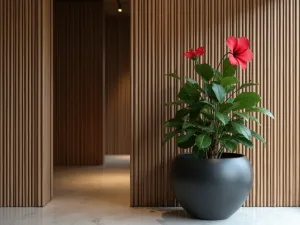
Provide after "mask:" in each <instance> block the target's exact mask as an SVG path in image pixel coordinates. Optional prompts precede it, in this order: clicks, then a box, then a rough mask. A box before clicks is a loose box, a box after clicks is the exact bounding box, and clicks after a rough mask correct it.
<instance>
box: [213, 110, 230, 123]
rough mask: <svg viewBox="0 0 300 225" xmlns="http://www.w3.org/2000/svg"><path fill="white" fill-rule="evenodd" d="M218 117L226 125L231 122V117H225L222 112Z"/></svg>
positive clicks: (218, 113) (217, 114)
mask: <svg viewBox="0 0 300 225" xmlns="http://www.w3.org/2000/svg"><path fill="white" fill-rule="evenodd" d="M216 117H217V118H218V119H219V120H220V121H221V122H222V123H223V124H224V125H226V124H227V123H228V122H229V120H230V118H229V116H227V115H224V114H222V113H220V112H217V113H216Z"/></svg>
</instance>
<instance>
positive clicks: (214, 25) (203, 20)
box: [131, 0, 300, 206]
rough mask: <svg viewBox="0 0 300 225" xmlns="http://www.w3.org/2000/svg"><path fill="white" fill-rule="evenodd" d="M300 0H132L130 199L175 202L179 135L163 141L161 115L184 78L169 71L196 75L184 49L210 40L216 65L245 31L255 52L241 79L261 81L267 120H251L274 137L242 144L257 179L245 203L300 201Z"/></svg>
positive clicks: (168, 112)
mask: <svg viewBox="0 0 300 225" xmlns="http://www.w3.org/2000/svg"><path fill="white" fill-rule="evenodd" d="M299 15H300V3H299V1H298V0H287V1H272V0H263V1H260V0H253V1H246V0H224V1H222V3H221V1H218V0H203V1H198V0H191V1H185V0H164V1H160V0H131V70H132V78H131V87H132V91H131V97H132V121H133V125H132V135H133V136H132V142H133V152H132V154H131V205H132V206H174V205H176V201H175V199H174V197H173V194H172V192H171V191H170V190H171V188H170V182H169V175H168V174H169V168H170V163H171V161H172V159H173V158H174V156H175V155H176V154H177V153H179V152H180V150H178V149H177V148H176V145H175V142H170V143H168V144H166V145H165V146H163V147H162V146H161V144H160V143H161V140H162V138H163V135H164V133H165V132H166V130H165V129H164V128H163V121H165V120H166V119H168V118H171V117H172V116H173V115H174V112H175V107H173V108H172V107H165V106H164V103H166V102H169V101H173V100H175V96H176V93H177V91H178V90H179V87H180V84H179V82H177V81H175V80H171V79H169V78H167V77H165V74H166V73H170V72H174V71H177V72H178V73H179V74H180V75H181V76H192V77H194V78H196V75H195V73H194V72H193V70H192V63H191V62H190V61H189V60H187V59H185V58H184V57H183V56H182V53H183V52H184V51H187V50H188V49H189V48H191V47H194V48H196V47H198V46H202V45H203V46H205V47H206V52H207V53H206V55H205V56H203V57H202V58H201V60H202V61H203V62H207V63H211V64H212V65H215V66H216V64H217V63H218V60H220V58H221V57H222V54H223V53H225V52H226V51H227V49H226V45H225V40H226V38H227V37H228V36H230V35H234V36H246V37H248V38H249V39H250V41H251V49H252V50H253V52H254V60H253V62H252V63H250V64H249V67H248V68H247V70H246V71H240V70H239V77H240V80H241V81H243V82H245V81H249V80H251V81H253V82H254V83H259V84H260V85H259V86H258V87H256V88H252V89H251V88H249V89H248V90H254V91H258V92H259V93H260V95H261V96H262V98H263V102H262V105H263V106H265V107H267V108H269V109H270V110H271V111H272V112H273V113H274V114H275V118H276V119H275V120H271V119H269V118H267V117H265V116H263V115H259V119H260V121H261V123H262V124H263V126H258V125H254V124H251V126H252V127H253V129H255V130H256V131H257V132H258V133H261V134H262V135H263V136H264V137H265V138H266V139H267V141H268V147H267V148H265V149H264V148H263V145H262V144H261V143H259V142H258V141H254V144H255V149H254V150H250V149H245V148H241V149H240V152H242V153H244V154H246V155H247V156H248V157H249V159H250V161H251V162H252V164H253V169H254V175H255V177H254V186H253V189H252V192H251V193H250V196H249V200H248V201H247V202H246V203H245V206H300V194H299V185H300V184H299V176H300V174H299V170H300V167H299V166H300V165H299V146H300V143H299V138H298V137H299V129H300V128H299V116H300V112H299V111H300V108H299V104H298V102H299V99H298V97H299V89H300V82H299V75H300V66H299V61H300V50H299V49H300V48H299V47H300V45H299V40H300V30H299V29H300V24H299V23H300V18H299Z"/></svg>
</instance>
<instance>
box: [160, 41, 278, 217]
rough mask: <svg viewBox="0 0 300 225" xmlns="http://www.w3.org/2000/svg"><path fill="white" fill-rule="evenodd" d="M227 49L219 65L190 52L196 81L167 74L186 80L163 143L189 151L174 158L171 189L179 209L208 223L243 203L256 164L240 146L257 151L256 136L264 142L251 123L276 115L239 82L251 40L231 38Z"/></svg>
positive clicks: (202, 52) (255, 94) (235, 209)
mask: <svg viewBox="0 0 300 225" xmlns="http://www.w3.org/2000/svg"><path fill="white" fill-rule="evenodd" d="M226 44H227V46H228V48H229V52H227V53H226V54H225V55H224V56H223V58H222V59H221V61H220V62H219V63H218V64H217V67H215V68H214V67H212V66H210V65H208V64H205V63H200V56H201V55H203V54H205V50H204V47H200V48H198V49H197V50H195V51H194V50H193V49H191V50H190V51H189V52H186V53H184V56H186V57H187V58H189V59H190V60H192V61H193V62H194V68H195V72H196V73H197V74H198V75H199V76H200V77H201V82H199V83H198V82H197V81H196V80H193V79H191V78H189V77H185V82H183V79H181V78H180V77H179V76H178V75H177V74H174V73H172V74H168V75H169V76H170V77H172V78H173V79H178V80H180V81H181V82H182V87H181V89H180V91H179V93H178V94H177V97H178V101H175V102H170V103H168V104H171V105H177V106H178V107H179V110H178V111H177V112H176V114H175V115H174V118H171V119H169V120H168V121H166V122H165V126H166V127H167V128H168V129H169V130H170V132H169V133H167V134H166V136H165V139H164V141H163V142H164V143H166V142H167V141H169V140H170V139H172V138H173V137H175V138H176V143H177V145H178V147H179V148H182V149H191V153H184V154H179V155H177V156H176V157H175V159H174V161H173V163H172V168H171V179H172V186H173V190H174V193H175V196H176V198H177V200H178V201H179V203H180V204H181V206H182V207H183V208H184V209H185V210H186V211H187V213H188V214H190V215H191V216H193V217H197V218H200V219H209V220H220V219H226V218H228V217H229V216H231V215H232V214H233V213H235V212H236V211H237V210H238V209H239V208H240V207H241V206H242V204H243V203H244V202H245V200H246V198H247V197H248V195H249V191H250V189H251V187H252V182H253V175H252V166H251V164H250V162H249V160H248V159H247V157H246V156H244V155H242V154H238V153H235V152H236V150H237V148H238V146H239V145H244V146H246V147H248V148H252V147H253V142H252V138H256V139H258V140H260V141H262V142H263V144H264V145H265V144H266V142H265V139H264V138H263V137H262V136H260V135H259V134H258V133H256V132H255V131H253V130H251V129H249V128H248V126H247V125H248V124H249V123H250V121H253V122H256V123H259V121H258V119H257V118H256V117H255V116H254V115H253V113H255V112H259V113H263V114H265V115H267V116H269V117H272V118H273V115H272V113H271V112H270V111H269V110H267V109H265V108H263V107H260V106H258V103H259V102H260V100H261V97H260V96H259V95H258V94H257V93H255V92H251V91H247V88H248V87H251V86H255V85H257V84H254V83H251V82H249V83H244V84H240V83H239V79H238V77H237V76H236V75H235V73H236V70H237V68H238V66H240V67H241V68H242V69H246V67H247V63H248V62H250V61H251V60H252V55H253V54H252V52H251V50H250V49H249V47H250V43H249V40H248V39H247V38H245V37H240V38H236V37H229V38H228V39H227V40H226Z"/></svg>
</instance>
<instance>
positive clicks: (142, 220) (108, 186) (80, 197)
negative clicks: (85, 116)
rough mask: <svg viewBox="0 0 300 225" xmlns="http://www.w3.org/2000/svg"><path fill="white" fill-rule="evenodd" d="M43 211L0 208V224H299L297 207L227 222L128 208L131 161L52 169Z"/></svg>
mask: <svg viewBox="0 0 300 225" xmlns="http://www.w3.org/2000/svg"><path fill="white" fill-rule="evenodd" d="M54 179H55V180H54V181H55V182H54V187H55V190H54V193H55V198H54V200H53V201H51V202H50V203H49V204H48V205H47V206H46V207H44V208H0V225H115V224H121V225H193V224H195V225H196V224H197V225H300V208H241V209H240V210H239V211H238V212H237V213H236V214H235V215H233V216H232V217H231V218H229V219H227V220H225V221H200V220H194V219H191V218H189V217H188V216H187V215H186V214H185V213H184V211H182V210H181V209H180V208H175V209H174V208H172V209H166V208H162V209H159V208H155V209H153V208H130V207H129V179H130V178H129V157H127V156H119V157H106V163H105V166H103V167H84V168H64V167H58V168H55V176H54Z"/></svg>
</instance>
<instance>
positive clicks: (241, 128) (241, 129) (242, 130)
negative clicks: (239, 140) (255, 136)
mask: <svg viewBox="0 0 300 225" xmlns="http://www.w3.org/2000/svg"><path fill="white" fill-rule="evenodd" d="M231 126H232V128H233V129H234V130H235V131H236V132H237V133H239V134H241V135H243V136H244V137H245V138H247V139H250V138H251V131H250V130H249V128H248V127H246V126H245V125H244V124H242V123H239V122H236V121H231Z"/></svg>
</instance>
